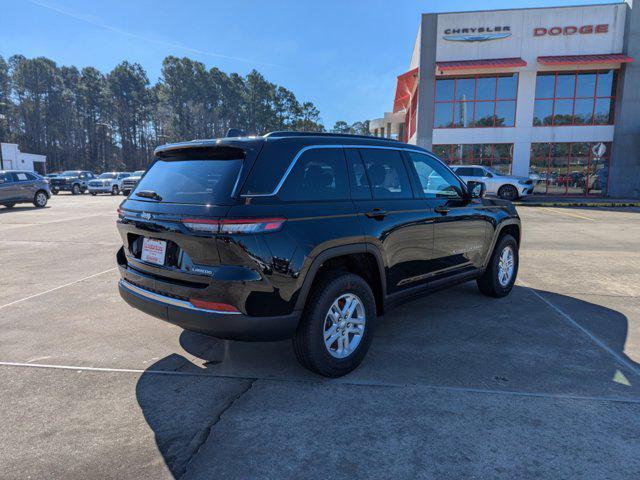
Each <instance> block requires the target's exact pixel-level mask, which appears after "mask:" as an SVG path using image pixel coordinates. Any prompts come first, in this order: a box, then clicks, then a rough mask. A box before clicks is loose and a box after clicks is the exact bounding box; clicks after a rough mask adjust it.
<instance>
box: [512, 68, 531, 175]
mask: <svg viewBox="0 0 640 480" xmlns="http://www.w3.org/2000/svg"><path fill="white" fill-rule="evenodd" d="M529 68H532V70H528V69H529ZM534 68H535V65H533V66H532V65H529V66H527V70H524V71H521V72H520V74H519V75H518V76H519V79H518V101H517V104H516V139H515V142H514V144H513V165H512V167H511V173H512V174H513V175H520V176H523V177H528V176H529V161H530V158H531V133H532V132H531V129H532V128H533V108H534V103H535V96H536V95H535V93H536V71H535V70H533V69H534Z"/></svg>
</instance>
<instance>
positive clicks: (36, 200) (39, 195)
mask: <svg viewBox="0 0 640 480" xmlns="http://www.w3.org/2000/svg"><path fill="white" fill-rule="evenodd" d="M47 200H48V199H47V194H46V193H44V192H43V191H42V190H40V191H39V192H36V194H35V196H34V197H33V205H34V206H35V207H36V208H44V207H45V206H46V205H47Z"/></svg>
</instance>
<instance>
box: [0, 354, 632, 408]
mask: <svg viewBox="0 0 640 480" xmlns="http://www.w3.org/2000/svg"><path fill="white" fill-rule="evenodd" d="M0 367H16V368H40V369H45V370H74V371H86V372H103V373H134V374H145V375H173V376H182V377H204V378H227V379H239V380H262V381H267V382H283V383H307V384H309V383H312V384H322V383H332V384H336V385H346V386H355V387H385V388H405V387H418V388H425V389H431V390H438V391H447V392H460V393H481V394H487V395H506V396H516V397H533V398H550V399H555V400H587V401H597V402H616V403H631V404H636V405H640V399H636V398H624V397H614V396H611V397H607V396H598V395H573V394H564V393H548V392H520V391H517V390H494V389H490V388H473V387H451V386H446V385H415V384H404V383H381V382H373V381H353V380H348V379H346V378H338V379H331V380H326V379H318V380H304V379H291V378H274V377H262V376H258V377H251V376H242V375H229V374H227V375H225V374H218V373H216V374H214V373H202V372H185V371H176V370H151V369H149V370H144V369H140V368H108V367H82V366H73V365H52V364H44V363H24V362H3V361H0Z"/></svg>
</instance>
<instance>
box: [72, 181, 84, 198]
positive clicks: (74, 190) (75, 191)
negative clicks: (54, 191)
mask: <svg viewBox="0 0 640 480" xmlns="http://www.w3.org/2000/svg"><path fill="white" fill-rule="evenodd" d="M81 193H82V190H80V185H78V184H77V183H76V184H74V185H73V187H71V195H80V194H81Z"/></svg>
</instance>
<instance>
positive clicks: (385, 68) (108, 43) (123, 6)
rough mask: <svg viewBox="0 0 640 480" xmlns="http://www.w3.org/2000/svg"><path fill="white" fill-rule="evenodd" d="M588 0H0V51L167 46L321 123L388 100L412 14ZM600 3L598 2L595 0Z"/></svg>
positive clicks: (70, 60) (107, 54)
mask: <svg viewBox="0 0 640 480" xmlns="http://www.w3.org/2000/svg"><path fill="white" fill-rule="evenodd" d="M589 3H594V2H593V1H591V0H586V1H581V0H568V1H565V0H538V1H535V0H528V1H518V0H486V1H482V2H479V1H463V0H448V1H446V2H444V1H427V0H421V1H418V0H396V1H393V0H384V1H382V0H342V1H338V0H321V1H311V0H308V1H304V0H269V1H258V0H246V1H241V0H232V1H229V0H225V1H217V0H216V1H214V0H209V1H207V0H182V1H177V0H176V1H165V0H155V1H152V0H138V1H136V0H128V1H127V0H113V1H107V0H102V1H98V2H86V1H81V0H0V55H2V56H3V57H5V59H6V58H8V57H9V56H11V55H14V54H18V53H19V54H22V55H25V56H27V57H36V56H45V57H49V58H51V59H52V60H54V61H56V62H57V63H58V64H59V65H76V66H77V67H80V68H81V67H84V66H88V65H92V66H95V67H97V68H98V69H100V70H101V71H103V72H108V71H109V70H111V69H112V68H113V67H114V66H115V65H116V64H118V63H119V62H121V61H122V60H129V61H131V62H138V63H140V64H141V65H142V66H143V67H144V68H145V70H146V71H147V73H148V75H149V78H150V80H151V81H152V82H154V81H155V80H157V78H158V77H159V75H160V68H161V63H162V59H163V58H164V57H165V56H167V55H176V56H188V57H191V58H193V59H195V60H199V61H201V62H203V63H204V64H205V65H206V66H207V67H208V68H210V67H213V66H217V67H218V68H220V69H222V70H223V71H226V72H238V73H241V74H246V73H247V72H249V71H250V70H251V69H253V68H255V69H257V70H258V71H260V72H261V73H262V74H264V75H265V77H266V78H267V79H268V80H270V81H272V82H275V83H277V84H280V85H283V86H285V87H287V88H289V89H291V90H292V91H293V92H294V93H295V94H296V96H297V97H298V98H299V99H300V100H310V101H312V102H314V103H315V104H316V106H317V107H318V108H319V109H320V112H321V114H322V119H323V121H324V123H325V125H326V126H327V127H329V128H331V126H333V124H334V122H335V121H336V120H345V121H347V122H349V123H351V122H354V121H357V120H365V119H369V118H375V117H379V116H381V115H382V113H383V112H384V111H388V110H390V108H391V104H392V102H393V93H394V88H395V77H396V76H397V75H399V74H401V73H403V72H404V71H406V70H407V67H408V64H409V58H410V55H411V50H412V48H413V42H414V40H415V36H416V32H417V29H418V24H419V21H420V13H427V12H440V11H463V10H477V9H492V8H514V7H542V6H550V5H578V4H589ZM602 3H606V2H604V1H603V2H602Z"/></svg>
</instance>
